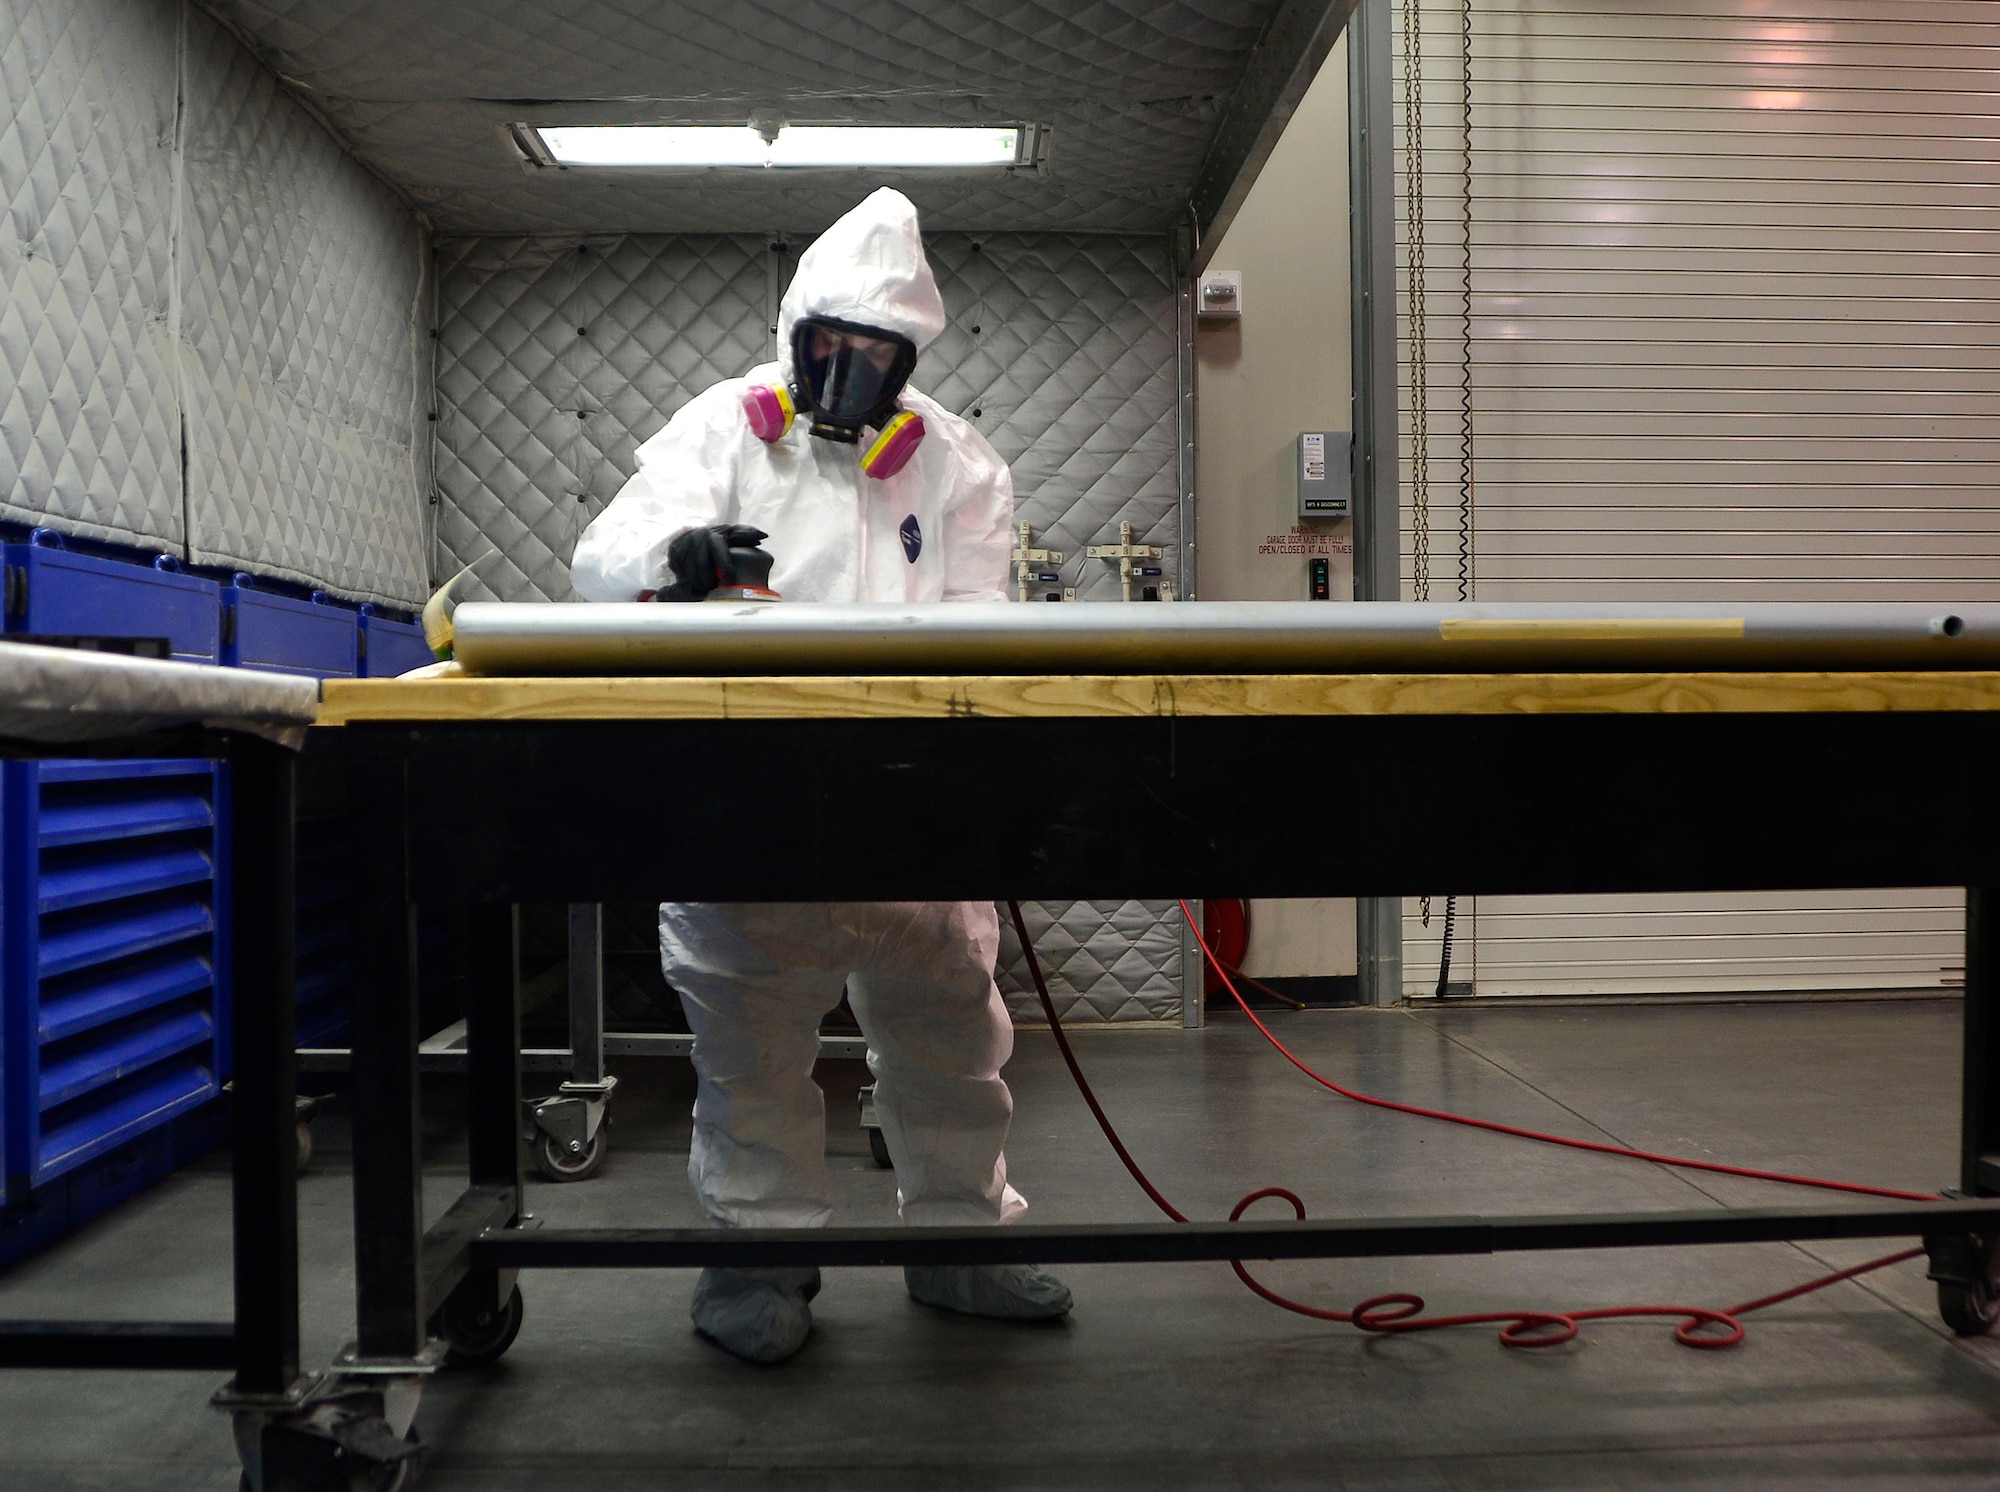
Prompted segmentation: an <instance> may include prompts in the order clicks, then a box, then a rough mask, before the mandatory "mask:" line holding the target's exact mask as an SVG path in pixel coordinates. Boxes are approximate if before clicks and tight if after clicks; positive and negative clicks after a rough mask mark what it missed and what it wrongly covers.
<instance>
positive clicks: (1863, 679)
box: [319, 671, 2000, 725]
mask: <svg viewBox="0 0 2000 1492" xmlns="http://www.w3.org/2000/svg"><path fill="white" fill-rule="evenodd" d="M1984 710H2000V673H1987V672H1976V673H1975V672H1953V673H1942V672H1941V673H1547V674H1536V673H1505V674H1478V673H1467V674H1254V675H1247V674H1246V675H1210V674H1202V675H1165V674H1141V675H1130V676H1112V675H1081V674H1080V675H1051V676H1047V677H948V676H902V677H871V678H847V677H817V676H811V677H769V678H665V677H648V678H483V677H473V676H471V675H466V674H454V673H451V672H449V671H447V672H445V673H443V674H436V675H432V676H430V677H420V678H405V679H329V680H327V681H326V683H325V684H324V685H323V687H322V691H321V705H320V716H319V723H320V724H321V725H349V724H356V723H360V722H364V721H423V720H429V721H471V720H739V719H740V720H805V719H829V720H865V719H950V718H975V719H1036V718H1079V717H1120V716H1123V717H1183V718H1199V717H1214V716H1299V715H1539V714H1623V715H1655V714H1701V713H1711V714H1712V713H1726V714H1768V713H1782V714H1797V713H1807V714H1811V713H1827V714H1852V713H1863V714H1872V713H1884V712H1892V711H1893V712H1911V711H1916V712H1934V711H1950V712H1961V711H1984Z"/></svg>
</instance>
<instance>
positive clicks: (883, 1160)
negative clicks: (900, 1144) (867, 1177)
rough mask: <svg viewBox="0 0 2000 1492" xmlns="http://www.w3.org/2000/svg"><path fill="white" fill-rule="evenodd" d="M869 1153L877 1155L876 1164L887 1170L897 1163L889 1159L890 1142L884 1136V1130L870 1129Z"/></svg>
mask: <svg viewBox="0 0 2000 1492" xmlns="http://www.w3.org/2000/svg"><path fill="white" fill-rule="evenodd" d="M868 1153H869V1154H870V1155H872V1156H874V1157H875V1164H876V1165H878V1166H880V1167H881V1168H882V1169H883V1170H885V1171H886V1170H888V1169H889V1168H890V1167H891V1166H893V1165H895V1162H894V1161H892V1160H891V1159H889V1142H888V1141H887V1140H885V1139H883V1138H882V1131H881V1130H879V1129H870V1130H869V1131H868Z"/></svg>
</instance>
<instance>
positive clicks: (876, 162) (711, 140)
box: [520, 124, 1034, 170]
mask: <svg viewBox="0 0 2000 1492" xmlns="http://www.w3.org/2000/svg"><path fill="white" fill-rule="evenodd" d="M520 131H521V134H522V135H523V137H524V139H526V140H528V141H529V142H530V143H539V144H540V146H541V147H542V151H544V152H546V155H547V161H548V163H549V164H551V165H557V166H626V167H630V166H651V167H655V168H659V167H667V168H672V167H691V166H692V167H709V166H723V167H727V166H752V167H758V168H763V167H811V166H818V167H828V166H834V167H838V166H881V167H916V168H925V167H947V168H950V167H956V168H958V169H960V170H966V169H977V168H979V167H996V166H1014V165H1028V164H1032V152H1030V154H1029V156H1028V157H1027V158H1024V156H1023V150H1022V147H1023V145H1024V143H1026V144H1029V145H1032V142H1033V135H1034V131H1033V129H1032V128H1029V129H1023V128H1021V127H1020V126H1017V125H1008V126H1006V127H1004V128H998V129H996V128H992V127H990V126H966V125H876V124H836V125H822V124H810V125H807V124H800V125H786V126H784V127H783V128H781V129H779V130H778V131H777V137H776V138H775V139H773V140H770V141H766V140H765V139H764V137H763V135H762V134H760V133H759V132H758V131H757V130H755V129H752V128H750V127H749V126H747V125H743V126H732V125H711V124H696V125H678V124H672V125H668V124H644V125H639V124H613V125H596V124H585V125H522V126H521V127H520ZM530 153H531V154H537V152H534V151H532V150H531V152H530Z"/></svg>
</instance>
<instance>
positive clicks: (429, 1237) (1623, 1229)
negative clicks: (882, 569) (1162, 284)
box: [322, 672, 2000, 1372]
mask: <svg viewBox="0 0 2000 1492" xmlns="http://www.w3.org/2000/svg"><path fill="white" fill-rule="evenodd" d="M322 721H323V723H325V724H327V725H330V726H337V727H339V729H338V731H337V733H335V734H337V737H338V749H339V750H340V752H341V754H342V756H343V757H344V758H345V763H346V769H347V774H348V793H349V802H350V811H351V813H352V815H353V819H354V829H355V841H356V844H357V846H358V847H359V855H358V863H357V865H356V879H355V892H356V903H355V904H356V915H357V925H356V947H355V966H356V976H357V977H356V989H357V991H358V992H360V993H359V995H358V998H357V1002H356V1007H355V1011H354V1073H355V1084H354V1094H355V1098H354V1125H355V1141H354V1143H355V1197H356V1228H357V1256H358V1260H359V1280H358V1288H359V1324H360V1342H359V1344H358V1350H357V1352H356V1354H355V1355H354V1357H353V1359H352V1361H353V1362H354V1363H357V1364H360V1365H362V1366H364V1367H372V1368H374V1369H376V1370H379V1371H382V1372H392V1371H398V1370H403V1371H421V1369H422V1367H423V1366H424V1365H425V1364H426V1363H427V1361H430V1360H434V1359H435V1354H436V1348H435V1346H432V1345H430V1344H429V1338H430V1337H431V1334H432V1329H433V1324H434V1322H435V1321H437V1320H438V1319H439V1316H438V1313H439V1312H440V1311H441V1310H443V1312H444V1315H443V1317H442V1327H443V1329H444V1332H445V1335H446V1337H447V1338H448V1339H453V1341H454V1345H455V1347H461V1348H463V1349H464V1350H465V1351H466V1352H467V1353H468V1354H470V1355H472V1356H475V1357H476V1356H477V1355H478V1354H479V1352H480V1351H481V1348H482V1338H481V1332H482V1331H483V1332H486V1333H487V1335H486V1336H485V1337H484V1339H483V1343H484V1345H485V1346H486V1347H488V1348H490V1347H491V1346H492V1345H493V1344H494V1343H496V1342H500V1335H502V1334H503V1333H501V1332H500V1330H499V1328H498V1327H497V1326H495V1325H493V1324H492V1323H493V1322H494V1321H496V1320H498V1319H499V1318H501V1317H504V1316H505V1314H506V1312H507V1310H508V1309H509V1308H510V1304H511V1308H512V1309H514V1310H516V1311H518V1295H516V1294H514V1293H513V1284H512V1272H513V1271H514V1270H517V1269H519V1268H522V1267H529V1266H536V1265H550V1266H553V1265H560V1266H564V1267H577V1266H604V1267H618V1268H630V1267H633V1266H644V1265H653V1266H673V1267H680V1266H695V1265H706V1264H717V1263H723V1262H733V1263H738V1264H745V1265H748V1264H777V1263H791V1264H804V1263H808V1262H810V1263H828V1264H831V1263H849V1264H852V1263H880V1264H888V1263H901V1262H912V1261H924V1260H935V1261H960V1262H971V1261H981V1260H984V1261H1003V1260H1016V1259H1034V1260H1037V1261H1041V1262H1048V1263H1056V1262H1064V1261H1071V1262H1074V1261H1084V1260H1091V1261H1118V1260H1157V1259H1227V1258H1231V1257H1245V1258H1277V1257H1287V1256H1290V1257H1299V1256H1335V1255H1364V1254H1426V1253H1430V1254H1443V1253H1466V1252H1485V1251H1490V1250H1496V1249H1506V1248H1536V1249H1547V1248H1574V1247H1596V1246H1624V1245H1634V1244H1647V1243H1670V1242H1690V1243H1692V1242H1731V1241H1752V1240H1761V1239H1781V1238H1815V1237H1820V1238H1824V1237H1861V1236H1896V1235H1909V1234H1912V1233H1919V1232H1921V1233H1922V1234H1923V1235H1924V1236H1925V1238H1926V1242H1927V1243H1928V1244H1929V1245H1930V1246H1931V1249H1932V1262H1933V1268H1934V1271H1937V1272H1940V1273H1942V1274H1943V1275H1944V1276H1945V1277H1946V1281H1945V1283H1946V1285H1947V1288H1959V1287H1962V1288H1963V1289H1964V1290H1965V1291H1966V1292H1968V1298H1985V1297H1981V1296H1980V1295H1979V1292H1981V1291H1985V1290H1987V1288H1988V1286H1989V1284H1990V1278H1989V1276H1990V1270H1991V1262H1992V1248H1991V1241H1992V1236H1993V1232H1994V1230H1996V1229H2000V1211H1996V1209H2000V1201H1988V1200H1978V1199H1982V1198H1993V1197H2000V1018H1996V991H1995V979H1996V972H1995V968H1994V958H1995V952H1996V950H1995V948H1994V909H1995V905H1996V903H1995V897H1996V896H1997V895H2000V890H1996V889H1995V888H2000V773H1996V771H1995V769H1994V764H1995V763H1996V762H2000V673H1987V672H1953V673H1928V672H1922V673H1919V672H1911V673H1880V672H1876V673H1741V672H1737V673H1711V674H1699V673H1618V674H1609V673H1596V674H1587V673H1550V674H1532V673H1507V674H1365V675H1340V676H1328V675H1290V676H1286V675H1276V676H1256V677H1249V676H1244V677H1221V676H1183V677H1103V678H1090V677H1046V678H1004V677H1001V678H933V677H921V678H919V677H911V678H838V677H819V678H791V679H786V678H763V679H727V680H724V679H672V678H645V679H554V678H551V679H499V678H468V677H458V678H449V677H447V678H438V679H432V680H424V681H417V680H409V681H383V682H379V683H375V682H369V683H341V684H329V685H328V686H327V689H326V704H325V712H324V714H323V716H322ZM1299 782H1311V783H1319V782H1338V783H1342V784H1344V785H1346V790H1345V791H1344V792H1343V794H1342V805H1341V810H1340V815H1341V818H1340V833H1339V834H1338V835H1337V836H1330V835H1329V833H1328V828H1329V825H1328V823H1327V821H1326V819H1325V816H1324V815H1319V814H1312V813H1300V812H1298V811H1297V810H1296V807H1295V806H1294V803H1295V797H1294V795H1293V794H1292V793H1291V792H1289V791H1288V786H1289V785H1291V784H1295V783H1299ZM1440 782H1449V783H1450V784H1451V785H1452V790H1451V791H1450V792H1449V793H1440V792H1438V791H1436V784H1438V783H1440ZM1002 784H1012V786H1011V787H1008V788H1005V789H1003V787H1002ZM691 791H692V792H695V793H702V792H709V793H713V794H714V795H715V801H716V812H715V821H716V822H717V823H718V824H726V825H727V826H728V830H729V832H727V833H725V834H718V835H715V836H714V837H712V838H710V839H708V840H706V841H704V842H702V843H699V844H690V843H689V842H688V841H687V839H686V824H687V822H688V815H687V804H688V795H689V793H690V792H691ZM1342 845H1351V846H1362V847H1365V849H1361V850H1357V851H1351V852H1350V851H1345V850H1342V849H1340V848H1338V847H1339V846H1342ZM1330 846H1332V848H1330ZM1940 885H1943V886H1953V885H1956V886H1964V887H1967V888H1968V897H1967V902H1968V905H1967V930H1968V931H1967V945H1968V946H1967V958H1966V964H1967V970H1966V1001H1965V1021H1966V1028H1965V1029H1966V1041H1965V1072H1964V1130H1963V1143H1964V1158H1963V1175H1962V1178H1961V1185H1962V1188H1963V1191H1964V1193H1965V1194H1966V1195H1965V1197H1964V1198H1957V1199H1941V1200H1940V1201H1939V1202H1938V1203H1937V1204H1935V1205H1924V1204H1910V1203H1900V1204H1883V1203H1880V1202H1868V1201H1848V1200H1827V1201H1823V1202H1819V1203H1816V1204H1813V1205H1810V1206H1805V1207H1800V1206H1796V1205H1794V1206H1788V1207H1758V1208H1731V1209H1715V1210H1713V1211H1707V1212H1702V1213H1696V1214H1687V1213H1675V1214H1655V1215H1637V1216H1618V1217H1588V1216H1557V1217H1523V1218H1428V1219H1426V1218H1417V1219H1388V1220H1369V1221H1367V1222H1341V1221H1337V1220H1327V1221H1313V1222H1296V1223H1295V1222H1276V1223H1259V1224H1255V1225H1251V1224H1229V1223H1223V1222H1215V1223H1195V1224H1188V1225H1177V1224H1160V1225H1144V1226H1118V1227H1109V1226H1106V1227H1082V1228H1079V1227H1035V1226H1024V1227H1020V1228H1010V1229H991V1230H980V1229H903V1228H889V1229H827V1230H823V1231H811V1232H796V1233H784V1232H758V1233H721V1232H715V1231H698V1230H695V1231H675V1230H650V1229H637V1230H634V1229H625V1230H617V1231H614V1232H565V1231H559V1230H544V1231H539V1232H531V1231H520V1230H517V1229H515V1228H514V1227H513V1226H512V1225H513V1224H515V1223H516V1222H517V1221H518V1220H519V1218H520V1213H521V1204H520V1195H521V1193H520V1166H519V1143H518V1140H519V1132H520V1106H519V1071H518V1060H517V1057H516V1055H515V1053H516V1048H517V1040H516V1037H517V1024H518V1018H517V1013H516V1012H515V1010H514V1009H513V1006H512V996H511V993H510V991H511V985H510V981H509V978H508V968H507V952H506V941H505V923H504V919H505V918H506V915H507V911H506V908H507V905H508V904H509V903H512V902H521V901H544V902H584V901H610V900H621V899H622V900H633V899H640V898H661V899H669V900H672V899H681V900H753V899H754V900H818V899H833V898H841V899H877V898H879V899H902V898H1010V897H1011V898H1084V897H1093V896H1094V897H1104V896H1119V897H1149V898H1151V897H1158V898H1172V897H1199V896H1270V897H1296V896H1353V895H1375V896H1381V895H1399V894H1400V895H1414V894H1419V893H1430V894H1433V895H1435V894H1441V893H1447V892H1449V893H1458V894H1479V893H1497V892H1510V893H1574V892H1647V891H1763V890H1779V889H1797V888H1837V887H1891V886H1940ZM419 900H421V901H426V902H433V901H434V902H441V903H451V904H456V905H459V906H462V907H466V908H469V909H471V915H472V916H473V917H474V918H475V919H477V920H479V921H480V922H482V923H483V924H484V927H483V930H482V931H480V932H479V934H478V935H477V936H476V937H475V939H474V946H475V947H476V948H479V949H483V950H485V952H484V953H483V954H481V955H480V956H479V957H480V960H481V962H480V963H479V966H478V967H477V968H476V969H475V974H474V978H473V980H472V981H471V987H470V1008H469V1009H468V1011H467V1018H468V1043H469V1050H470V1055H469V1059H468V1060H469V1073H470V1107H471V1178H470V1181H471V1185H470V1186H469V1188H468V1189H467V1191H466V1192H465V1193H464V1195H463V1196H462V1197H461V1198H460V1199H459V1200H458V1202H457V1203H456V1204H455V1205H454V1206H453V1207H452V1208H451V1209H450V1211H449V1212H448V1213H447V1214H446V1215H445V1217H444V1218H443V1219H442V1220H441V1221H440V1222H439V1223H438V1224H436V1225H435V1226H434V1227H432V1228H431V1229H430V1230H429V1231H428V1232H426V1231H425V1229H424V1227H423V1223H422V1208H421V1203H420V1195H419V1185H420V1182H419V1173H418V1165H417V1148H416V1141H417V1124H416V1114H417V1108H416V1083H417V1068H416V1051H417V1044H418V1036H419V1032H418V1029H417V1021H416V1013H415V1005H414V1000H413V997H412V995H411V992H410V981H409V970H410V962H411V948H410V936H409V926H410V921H409V916H410V904H411V903H412V902H413V901H419ZM1954 1270H1955V1271H1957V1273H1958V1275H1959V1276H1961V1278H1960V1279H1959V1280H1958V1282H1957V1285H1956V1286H1954V1285H1953V1283H1952V1279H1951V1276H1952V1274H1953V1271H1954ZM496 1312H497V1313H498V1315H497V1316H496ZM454 1328H455V1329H454ZM427 1350H428V1351H429V1353H430V1358H428V1359H427V1358H426V1353H427ZM500 1350H504V1342H500ZM496 1355H497V1354H496Z"/></svg>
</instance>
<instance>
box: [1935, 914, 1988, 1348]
mask: <svg viewBox="0 0 2000 1492" xmlns="http://www.w3.org/2000/svg"><path fill="white" fill-rule="evenodd" d="M1996 921H2000V888H1996V887H1991V886H1970V887H1967V888H1966V892H1965V1066H1964V1087H1963V1089H1962V1096H1961V1100H1960V1101H1961V1104H1962V1112H1961V1119H1960V1128H1959V1184H1958V1190H1959V1193H1960V1194H1961V1195H1964V1196H1967V1197H1991V1196H2000V963H1996V956H2000V946H1996V942H1995V936H1996V931H2000V929H1996V926H1995V923H1996ZM1924 1247H1925V1249H1927V1250H1928V1251H1929V1253H1930V1277H1931V1278H1932V1279H1933V1280H1935V1281H1936V1282H1937V1290H1938V1314H1939V1315H1941V1316H1943V1317H1944V1320H1945V1324H1946V1325H1947V1326H1949V1327H1951V1329H1952V1330H1953V1331H1955V1332H1957V1333H1958V1334H1959V1335H1960V1336H1962V1337H1970V1336H1980V1335H1983V1334H1984V1333H1986V1332H1988V1331H1990V1330H1992V1328H1993V1326H1994V1324H1995V1322H2000V1235H1989V1234H1978V1233H1943V1234H1935V1235H1926V1236H1925V1238H1924Z"/></svg>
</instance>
